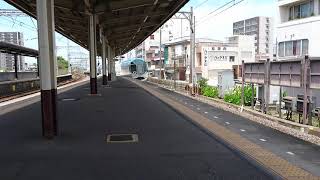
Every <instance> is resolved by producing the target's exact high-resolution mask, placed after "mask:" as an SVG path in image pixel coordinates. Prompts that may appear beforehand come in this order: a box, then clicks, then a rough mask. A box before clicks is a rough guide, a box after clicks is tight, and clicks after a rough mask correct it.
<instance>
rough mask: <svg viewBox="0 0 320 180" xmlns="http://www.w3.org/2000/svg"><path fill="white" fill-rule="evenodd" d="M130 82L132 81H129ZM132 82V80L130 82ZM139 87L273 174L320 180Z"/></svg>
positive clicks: (192, 112) (207, 120)
mask: <svg viewBox="0 0 320 180" xmlns="http://www.w3.org/2000/svg"><path fill="white" fill-rule="evenodd" d="M128 80H130V79H128ZM130 81H132V80H130ZM132 82H134V83H135V84H137V85H139V86H140V87H142V88H143V89H145V90H146V91H148V92H149V93H151V94H153V95H154V96H156V97H158V98H159V99H160V100H162V101H163V102H165V103H166V104H168V105H169V106H171V107H172V108H174V109H176V110H177V111H178V112H180V113H182V114H183V115H185V116H187V117H188V118H190V119H191V120H192V121H193V122H195V123H196V124H198V125H200V126H201V127H202V128H205V129H207V130H208V131H209V132H211V133H212V134H214V135H216V136H217V137H218V138H220V139H222V140H223V141H225V142H226V143H228V144H229V145H230V146H232V147H233V148H235V149H237V150H238V151H240V152H241V153H242V154H244V155H245V156H247V157H250V158H251V159H253V160H255V161H256V162H257V163H259V164H260V165H261V166H263V167H265V168H267V169H269V170H270V171H271V172H273V173H275V174H277V175H278V176H280V177H281V178H283V179H288V180H320V177H317V176H315V175H312V174H311V173H309V172H307V171H305V170H303V169H301V168H299V167H297V166H294V165H292V164H291V163H289V162H288V161H286V160H285V159H283V158H281V157H279V156H277V155H275V154H273V153H272V152H270V151H268V150H266V149H264V148H262V147H261V146H259V145H257V144H254V143H253V142H251V141H249V140H247V139H246V138H244V137H242V136H240V135H239V134H237V133H234V132H232V131H230V130H228V129H227V128H225V127H223V126H221V125H219V124H217V123H215V122H213V121H211V120H209V119H208V118H206V117H204V116H202V115H201V114H199V113H198V112H195V111H193V110H191V109H189V108H188V107H186V106H184V105H182V104H180V103H178V102H176V101H174V100H172V99H170V98H168V97H167V96H166V95H163V94H161V93H159V92H157V91H155V90H153V89H151V88H149V87H147V86H145V85H143V84H142V83H140V82H137V81H132Z"/></svg>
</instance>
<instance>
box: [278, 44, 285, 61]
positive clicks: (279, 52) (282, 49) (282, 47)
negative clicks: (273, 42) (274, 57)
mask: <svg viewBox="0 0 320 180" xmlns="http://www.w3.org/2000/svg"><path fill="white" fill-rule="evenodd" d="M278 55H279V57H284V42H281V43H279V50H278Z"/></svg>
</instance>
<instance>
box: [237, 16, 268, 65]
mask: <svg viewBox="0 0 320 180" xmlns="http://www.w3.org/2000/svg"><path fill="white" fill-rule="evenodd" d="M233 35H254V36H255V42H254V44H255V52H256V60H257V61H260V60H266V59H267V58H271V57H272V56H273V19H272V18H270V17H262V16H258V17H254V18H250V19H245V20H242V21H238V22H235V23H233Z"/></svg>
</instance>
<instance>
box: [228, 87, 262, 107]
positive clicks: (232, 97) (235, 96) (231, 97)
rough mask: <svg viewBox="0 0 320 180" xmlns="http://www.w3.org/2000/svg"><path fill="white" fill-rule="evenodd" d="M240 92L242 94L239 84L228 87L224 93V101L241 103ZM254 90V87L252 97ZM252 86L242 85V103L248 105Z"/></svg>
mask: <svg viewBox="0 0 320 180" xmlns="http://www.w3.org/2000/svg"><path fill="white" fill-rule="evenodd" d="M241 94H242V88H241V86H235V87H234V88H233V89H230V90H229V91H227V93H225V94H224V98H223V99H224V101H225V102H228V103H232V104H236V105H241ZM255 94H256V91H255V89H254V97H255ZM252 99H253V98H252V87H251V86H249V85H245V86H244V105H245V106H250V105H251V100H252Z"/></svg>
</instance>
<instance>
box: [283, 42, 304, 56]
mask: <svg viewBox="0 0 320 180" xmlns="http://www.w3.org/2000/svg"><path fill="white" fill-rule="evenodd" d="M278 45H279V47H278V56H279V57H286V56H303V55H306V54H308V50H309V40H307V39H303V40H296V41H286V42H280V43H279V44H278Z"/></svg>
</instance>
